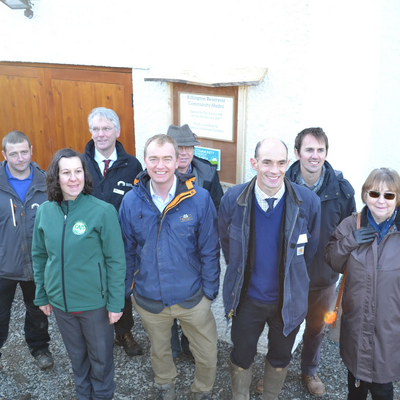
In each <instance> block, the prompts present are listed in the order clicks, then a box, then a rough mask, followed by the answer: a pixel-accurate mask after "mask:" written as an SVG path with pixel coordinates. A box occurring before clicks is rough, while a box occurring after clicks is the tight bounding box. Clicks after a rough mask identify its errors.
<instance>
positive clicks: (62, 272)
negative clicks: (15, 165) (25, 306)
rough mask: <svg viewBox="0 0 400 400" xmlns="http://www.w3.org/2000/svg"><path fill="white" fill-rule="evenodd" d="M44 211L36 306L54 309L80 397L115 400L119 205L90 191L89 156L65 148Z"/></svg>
mask: <svg viewBox="0 0 400 400" xmlns="http://www.w3.org/2000/svg"><path fill="white" fill-rule="evenodd" d="M46 180H47V195H48V199H49V201H47V202H45V203H43V204H42V205H41V206H40V207H39V209H38V211H37V214H36V220H35V228H34V232H33V243H32V260H33V270H34V278H35V283H36V298H35V304H36V305H37V306H39V307H40V309H41V310H42V311H43V312H44V313H45V314H46V315H50V313H51V311H54V314H55V316H56V320H57V323H58V326H59V329H60V332H61V335H62V337H63V340H64V343H65V347H66V348H67V351H68V354H69V357H70V359H71V363H72V369H73V372H74V377H75V384H76V394H77V396H78V399H79V400H81V399H95V400H97V399H112V397H113V394H114V390H115V383H114V361H113V339H114V331H113V327H112V324H113V323H115V322H117V321H118V320H119V318H121V315H122V310H123V308H124V282H125V272H126V264H125V252H124V247H123V242H122V235H121V228H120V226H119V223H118V217H117V212H116V210H115V208H114V206H113V205H111V204H108V203H106V202H104V201H102V200H99V199H97V198H95V197H93V196H91V195H90V192H91V188H92V181H91V178H90V175H89V174H88V172H87V169H86V165H85V163H84V161H82V158H81V156H80V155H79V153H77V152H76V151H74V150H71V149H62V150H59V151H58V152H57V153H56V154H55V156H54V157H53V160H52V162H51V164H50V166H49V169H48V171H47V178H46Z"/></svg>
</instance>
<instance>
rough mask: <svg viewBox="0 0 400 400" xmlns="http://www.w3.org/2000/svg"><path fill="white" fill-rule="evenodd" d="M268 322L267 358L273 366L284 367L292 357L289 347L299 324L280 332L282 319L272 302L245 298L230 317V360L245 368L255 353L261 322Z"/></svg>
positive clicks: (248, 365)
mask: <svg viewBox="0 0 400 400" xmlns="http://www.w3.org/2000/svg"><path fill="white" fill-rule="evenodd" d="M266 323H267V324H268V327H269V331H268V353H267V356H266V358H267V360H268V362H269V363H270V364H271V365H272V366H273V367H274V368H285V367H286V366H287V365H289V363H290V360H291V359H292V347H293V343H294V341H295V339H296V335H297V332H298V331H299V328H300V326H298V327H297V328H296V329H294V330H293V331H292V332H290V333H289V335H288V336H287V337H285V335H284V334H283V321H282V317H281V315H280V313H279V310H278V306H277V305H276V304H264V303H261V302H259V301H257V300H253V299H251V298H249V297H246V299H245V300H244V301H243V304H242V306H241V308H240V310H239V312H238V314H237V315H236V317H233V320H232V330H231V338H232V342H233V350H232V352H231V361H232V363H233V364H235V365H237V366H238V367H241V368H244V369H248V368H250V366H251V364H253V361H254V356H255V355H256V353H257V343H258V339H259V338H260V335H261V333H262V331H263V330H264V327H265V324H266Z"/></svg>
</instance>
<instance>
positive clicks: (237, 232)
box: [228, 224, 243, 243]
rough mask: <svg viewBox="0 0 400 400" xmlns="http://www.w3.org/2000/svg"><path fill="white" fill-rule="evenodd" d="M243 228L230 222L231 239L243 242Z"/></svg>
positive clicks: (229, 232) (229, 233)
mask: <svg viewBox="0 0 400 400" xmlns="http://www.w3.org/2000/svg"><path fill="white" fill-rule="evenodd" d="M242 234H243V233H242V229H240V228H238V227H236V226H235V225H232V224H230V225H229V226H228V235H229V238H230V240H234V241H236V242H239V243H242Z"/></svg>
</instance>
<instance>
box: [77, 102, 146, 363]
mask: <svg viewBox="0 0 400 400" xmlns="http://www.w3.org/2000/svg"><path fill="white" fill-rule="evenodd" d="M88 123H89V130H90V132H91V134H92V140H90V141H89V142H88V143H87V145H86V148H85V153H84V158H85V161H86V165H87V167H88V170H89V172H90V175H91V176H92V179H93V192H92V195H93V196H95V197H97V198H98V199H101V200H104V201H106V202H107V203H110V204H112V205H114V207H115V208H116V209H117V211H118V210H119V207H120V205H121V202H122V199H123V197H124V195H125V194H126V193H127V192H129V191H130V190H131V189H132V186H133V181H134V180H135V178H136V175H138V173H139V172H141V171H142V169H143V168H142V166H141V164H140V162H139V161H138V160H137V159H136V158H135V157H134V156H132V155H130V154H127V153H126V152H125V149H124V146H123V145H122V144H121V143H120V142H118V140H117V138H118V137H119V135H120V133H121V128H120V123H119V118H118V116H117V114H116V113H115V112H114V111H113V110H111V109H108V108H104V107H98V108H95V109H93V110H92V112H91V114H90V115H89V117H88ZM114 327H115V334H116V338H115V344H117V345H118V346H123V348H124V350H125V352H126V354H127V355H128V356H130V357H133V356H137V355H141V354H143V352H142V349H141V347H140V345H139V344H138V343H137V342H136V341H135V339H134V338H133V336H132V332H131V329H132V327H133V317H132V303H131V301H130V299H125V308H124V313H123V315H122V317H121V319H120V320H119V321H118V322H116V323H115V324H114Z"/></svg>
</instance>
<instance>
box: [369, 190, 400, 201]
mask: <svg viewBox="0 0 400 400" xmlns="http://www.w3.org/2000/svg"><path fill="white" fill-rule="evenodd" d="M367 193H368V194H369V197H372V198H373V199H377V198H378V197H379V196H380V195H381V194H382V195H383V197H384V198H385V199H386V200H393V199H394V198H395V197H396V193H381V192H377V191H376V190H370V191H368V192H367Z"/></svg>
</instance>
